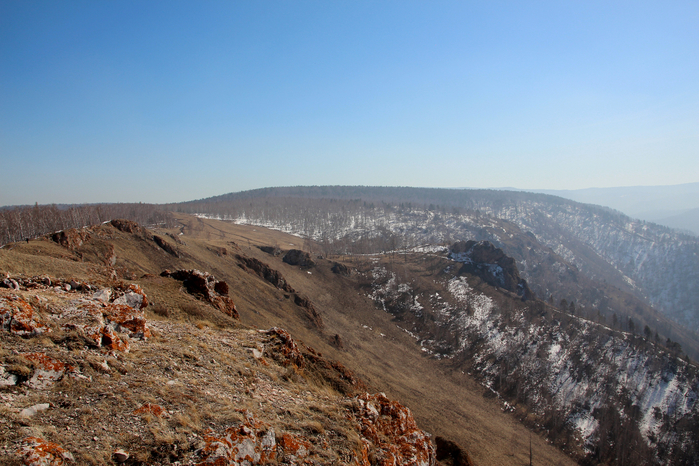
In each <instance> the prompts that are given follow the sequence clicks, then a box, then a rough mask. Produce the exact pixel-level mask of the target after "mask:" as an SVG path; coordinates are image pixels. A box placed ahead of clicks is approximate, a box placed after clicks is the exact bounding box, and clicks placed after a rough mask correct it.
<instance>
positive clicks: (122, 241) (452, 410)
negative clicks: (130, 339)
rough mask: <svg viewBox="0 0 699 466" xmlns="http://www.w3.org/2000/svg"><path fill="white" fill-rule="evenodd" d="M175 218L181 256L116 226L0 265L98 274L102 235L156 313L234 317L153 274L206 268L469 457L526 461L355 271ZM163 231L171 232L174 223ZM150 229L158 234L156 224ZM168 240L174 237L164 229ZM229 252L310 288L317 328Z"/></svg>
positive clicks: (511, 423) (498, 417)
mask: <svg viewBox="0 0 699 466" xmlns="http://www.w3.org/2000/svg"><path fill="white" fill-rule="evenodd" d="M179 218H180V220H181V222H182V224H183V225H186V224H187V223H188V222H189V221H190V220H191V221H192V223H193V225H194V227H193V228H191V229H190V228H183V231H184V232H185V234H184V235H182V236H180V238H181V239H182V240H183V241H184V242H185V243H186V245H181V246H178V247H179V249H180V250H181V251H182V252H183V254H182V257H180V258H175V257H173V256H171V255H168V254H167V253H165V252H164V251H162V250H161V249H160V248H158V247H157V246H155V245H154V244H153V243H152V242H149V241H146V240H142V239H139V238H134V237H133V235H129V234H125V233H121V232H117V231H116V230H114V233H113V235H112V237H111V238H100V239H93V240H92V241H90V242H88V243H87V244H86V245H85V246H83V248H81V251H82V254H83V259H84V260H85V261H86V262H79V261H76V259H77V257H75V255H73V254H72V253H71V252H70V251H68V250H67V249H65V248H62V247H60V246H57V245H55V244H53V243H51V242H43V241H32V242H31V243H30V244H28V245H27V244H17V245H15V247H14V249H12V250H7V249H5V250H1V251H0V271H10V272H11V273H14V274H16V273H24V274H26V275H40V274H43V273H47V274H49V275H52V276H59V277H61V276H63V277H71V278H72V277H75V278H87V277H93V278H94V277H95V276H100V277H102V278H103V279H106V278H104V277H107V276H108V267H107V266H106V264H104V263H103V262H104V261H103V259H102V258H101V257H100V255H104V249H105V248H104V247H103V246H100V245H99V244H98V243H100V241H103V242H109V243H111V244H114V246H115V253H116V255H117V261H116V264H115V268H116V269H117V270H118V271H119V273H120V275H121V276H122V277H125V278H131V280H130V281H133V282H136V283H139V284H140V285H141V286H142V287H143V288H144V290H145V291H146V293H147V294H148V296H149V299H150V300H151V301H152V302H153V303H154V304H155V306H153V307H150V308H148V309H160V310H161V312H163V311H162V310H163V309H164V310H165V312H166V313H167V314H168V315H169V318H171V319H175V320H184V321H191V322H201V321H206V320H208V321H211V322H212V323H215V324H218V325H224V326H236V324H235V323H234V322H233V321H231V320H230V319H228V318H226V317H225V316H222V315H221V314H220V313H214V312H212V311H211V308H210V306H208V305H205V304H203V303H202V302H200V301H197V300H196V299H194V298H192V297H190V296H188V295H185V294H183V293H180V292H179V289H180V286H179V284H178V283H177V282H175V281H174V280H172V279H164V278H161V277H159V276H158V274H159V273H160V272H161V271H162V270H163V269H165V268H169V269H171V270H174V269H178V268H198V269H200V270H203V271H207V272H210V273H212V274H214V275H215V276H216V278H217V279H219V280H220V279H224V280H226V281H227V282H228V283H229V285H230V295H231V297H232V299H233V300H234V301H235V303H236V306H237V308H238V311H239V313H240V317H241V322H242V323H243V324H245V325H249V326H252V327H259V328H269V327H272V326H280V327H283V328H286V329H288V330H289V331H290V332H291V333H292V335H294V337H295V338H297V339H299V340H302V341H303V342H305V343H306V344H308V345H309V346H312V347H314V348H315V349H317V350H318V351H320V352H321V353H323V354H324V355H325V356H326V357H329V358H331V359H336V360H339V361H340V362H342V363H343V364H345V365H347V366H348V367H349V368H350V369H352V370H354V371H355V372H356V373H357V374H359V375H360V377H362V378H363V379H364V380H365V381H366V382H367V383H368V384H369V385H370V386H371V388H372V389H373V390H377V391H384V392H386V393H387V395H388V396H389V397H392V398H395V399H397V400H398V401H400V402H402V403H404V404H406V405H407V406H409V407H410V408H411V409H412V411H413V413H414V415H415V417H416V420H417V421H418V424H419V425H420V426H421V427H422V428H424V429H426V430H428V431H429V432H431V433H433V434H435V435H442V436H444V437H447V438H449V439H452V440H454V441H456V442H458V443H460V444H461V445H462V446H463V447H464V448H465V449H467V450H468V451H469V452H470V453H471V455H472V457H473V459H474V460H475V462H476V464H479V465H497V466H499V465H521V464H527V463H528V439H529V435H530V434H529V431H528V430H527V429H526V428H524V427H523V426H522V425H521V424H519V423H518V422H517V421H516V419H515V418H514V417H513V416H511V415H509V414H504V413H503V412H502V410H501V407H500V405H499V404H498V402H497V401H495V400H493V399H490V398H485V397H484V396H483V394H484V392H485V390H484V389H483V387H481V386H480V385H478V384H477V383H476V382H475V381H473V380H472V379H471V378H470V377H468V375H466V374H461V373H458V372H456V373H452V372H450V371H449V369H448V368H447V367H446V366H443V365H441V364H440V363H438V362H436V361H435V360H433V359H430V358H427V357H425V355H424V354H423V353H422V352H421V351H420V348H419V347H418V346H417V345H416V344H415V341H414V340H413V339H412V338H411V337H410V336H409V335H407V334H406V333H405V332H403V331H401V330H400V329H398V328H397V327H396V323H395V322H393V321H392V316H390V315H389V314H387V313H384V312H382V311H378V310H376V309H375V306H374V304H373V303H372V302H371V301H370V300H369V299H368V298H367V297H365V296H363V295H362V294H361V293H360V292H359V291H360V290H359V289H358V287H357V285H356V281H355V280H354V279H353V278H351V277H349V278H348V277H343V276H340V275H336V274H333V273H332V272H331V271H330V267H331V265H332V263H331V262H329V261H320V262H319V264H318V266H317V267H315V268H314V269H311V270H310V272H311V273H310V274H309V273H308V271H306V270H301V269H299V268H298V267H293V266H290V265H288V264H285V263H283V262H282V260H281V257H273V256H271V255H268V254H266V253H264V252H262V251H260V250H259V249H258V248H256V247H255V246H259V245H278V246H280V247H281V248H282V249H291V248H299V249H300V248H301V246H302V244H303V241H302V240H301V239H299V238H296V237H292V236H289V235H285V234H283V233H279V232H275V231H269V230H265V229H263V228H260V227H250V226H239V225H232V224H226V223H222V222H217V221H209V220H199V219H193V218H192V217H187V216H184V215H180V216H179ZM170 232H171V233H175V234H177V233H179V230H172V231H170ZM156 233H157V234H159V235H161V236H163V235H162V233H164V232H156ZM163 237H164V236H163ZM166 240H167V241H168V242H169V243H171V244H173V245H174V241H172V240H171V239H170V238H166ZM232 242H233V243H235V244H232ZM216 247H222V248H225V249H226V251H227V254H225V255H220V254H217V253H216V251H215V249H216ZM236 253H238V254H244V255H247V256H250V257H254V258H257V259H259V260H261V261H262V262H265V263H267V264H269V265H270V267H271V268H273V269H277V270H279V271H280V272H281V273H282V274H283V276H284V277H285V278H286V280H287V281H288V282H289V283H290V284H291V286H292V287H294V288H295V289H296V290H297V291H298V292H299V293H300V294H302V295H306V296H308V297H309V298H310V299H311V301H312V302H313V303H314V304H315V306H316V308H318V310H319V311H321V313H322V317H323V319H324V323H325V327H324V329H323V330H319V329H317V328H316V327H314V326H313V325H312V324H310V322H309V321H308V320H307V319H306V318H305V317H304V315H303V312H302V310H301V309H300V308H299V307H298V306H296V305H295V304H294V303H293V299H290V298H288V297H287V295H288V293H284V292H282V291H280V290H278V289H276V288H274V287H273V286H271V285H270V284H268V283H266V282H265V281H263V280H262V279H260V278H259V277H257V276H255V275H252V274H250V273H247V272H245V271H243V270H242V269H241V268H240V267H238V265H237V261H236V259H235V254H236ZM37 254H38V256H37ZM47 256H50V257H47ZM61 256H64V257H63V258H61ZM87 261H90V262H87ZM101 262H102V263H101ZM347 265H350V266H351V265H353V264H352V263H351V262H348V263H347ZM354 265H357V264H354ZM150 317H153V318H155V316H154V315H151V316H150ZM364 326H366V327H367V328H365V327H364ZM335 334H338V335H340V337H341V338H342V340H343V342H344V348H343V349H338V348H336V347H334V346H333V345H331V343H330V341H331V339H332V337H333V336H334V335H335ZM381 334H384V335H385V336H381ZM532 442H533V449H534V458H535V462H536V463H537V464H550V465H557V464H573V462H572V461H571V460H570V459H569V458H567V457H566V456H565V455H563V454H562V453H561V452H560V451H558V450H557V449H555V448H553V447H552V446H550V445H548V444H547V443H546V442H545V440H543V439H542V438H540V437H538V436H536V435H534V436H533V437H532ZM513 453H514V454H513Z"/></svg>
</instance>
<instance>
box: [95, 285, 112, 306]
mask: <svg viewBox="0 0 699 466" xmlns="http://www.w3.org/2000/svg"><path fill="white" fill-rule="evenodd" d="M111 297H112V290H111V289H110V288H103V289H101V290H99V291H97V292H95V293H93V295H92V299H95V300H97V301H102V302H103V303H108V302H109V299H110V298H111Z"/></svg>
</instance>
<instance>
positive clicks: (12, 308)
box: [0, 296, 51, 337]
mask: <svg viewBox="0 0 699 466" xmlns="http://www.w3.org/2000/svg"><path fill="white" fill-rule="evenodd" d="M0 327H2V328H4V329H6V330H8V331H10V332H11V333H14V334H16V335H20V336H23V337H28V336H32V335H38V334H40V333H46V332H50V331H51V329H50V328H49V327H48V326H47V325H46V324H45V323H44V322H43V321H42V320H41V319H40V317H39V316H38V315H37V314H36V313H35V312H34V308H32V306H31V305H30V304H29V303H27V302H26V301H25V300H23V299H22V298H19V297H17V296H3V297H2V298H0Z"/></svg>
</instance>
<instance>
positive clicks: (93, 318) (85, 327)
mask: <svg viewBox="0 0 699 466" xmlns="http://www.w3.org/2000/svg"><path fill="white" fill-rule="evenodd" d="M60 319H61V321H63V322H64V323H63V325H62V327H61V328H62V329H63V330H65V331H79V332H82V333H83V334H84V335H85V337H86V338H88V339H89V340H90V341H93V342H94V343H95V346H98V347H99V346H102V340H103V338H102V334H103V330H104V318H103V316H102V307H101V306H98V305H96V304H94V303H91V302H87V301H82V302H77V303H75V304H74V305H72V306H68V307H66V308H64V309H63V310H62V312H61V313H60Z"/></svg>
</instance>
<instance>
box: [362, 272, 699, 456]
mask: <svg viewBox="0 0 699 466" xmlns="http://www.w3.org/2000/svg"><path fill="white" fill-rule="evenodd" d="M446 269H450V268H449V267H447V268H446ZM446 269H445V271H444V272H443V273H441V274H439V277H435V279H434V281H433V286H432V288H431V289H429V290H426V289H425V286H424V285H422V287H421V289H422V292H418V291H417V290H416V289H415V288H414V287H413V285H412V284H411V283H410V282H408V281H401V279H400V278H399V277H398V275H397V274H395V273H393V272H390V271H388V270H387V269H386V268H384V267H381V266H378V265H377V266H376V267H375V268H374V270H373V271H372V272H371V274H370V275H368V276H367V279H368V280H370V281H371V292H370V293H369V295H370V296H371V297H372V298H373V299H374V301H375V302H376V303H377V306H378V307H379V308H380V309H383V310H385V311H387V312H391V313H392V314H394V315H395V316H396V318H397V319H398V320H399V321H400V323H398V325H400V326H401V328H403V329H404V330H406V331H407V332H409V333H410V334H411V335H413V336H414V337H415V339H416V340H417V342H418V343H419V344H420V345H421V346H422V348H423V351H425V352H426V353H429V354H431V355H433V356H434V357H437V358H440V359H451V360H452V361H453V364H454V366H455V367H457V368H460V369H461V370H464V371H468V372H470V373H472V374H475V375H476V376H477V377H479V378H480V379H481V380H482V382H483V383H484V385H486V386H487V387H488V388H489V389H490V390H491V391H492V393H494V394H495V395H497V396H499V397H500V398H501V399H502V400H503V406H504V408H505V409H510V410H515V409H517V410H518V414H520V415H521V416H522V418H524V419H527V420H529V421H530V422H531V423H532V424H534V425H537V426H539V427H540V428H542V429H546V430H547V432H548V435H549V437H550V438H551V440H552V441H554V442H556V443H557V444H558V445H559V446H561V447H562V448H564V449H567V450H568V451H570V452H571V453H573V454H575V453H576V448H579V450H578V453H577V454H578V455H580V456H581V459H584V460H585V461H589V462H592V463H597V462H608V461H612V462H614V463H615V464H696V462H697V458H699V456H697V455H699V403H697V399H698V397H699V377H698V376H697V369H696V367H694V366H691V365H689V364H688V363H687V362H686V361H684V360H682V359H679V358H677V357H676V356H675V355H672V354H669V353H668V352H667V351H666V350H664V349H662V348H660V347H658V346H657V345H656V343H655V342H653V341H648V340H646V339H644V338H642V337H640V336H636V335H632V334H629V333H624V332H619V331H615V330H612V329H610V328H608V327H605V326H603V325H600V324H597V323H594V322H590V321H587V320H585V319H581V318H578V317H575V316H572V315H570V314H567V313H565V312H561V311H558V310H556V309H553V308H551V307H548V306H543V305H542V304H543V303H540V302H529V303H522V302H521V301H519V302H517V304H516V305H513V303H512V301H511V300H513V299H515V298H514V297H509V298H508V297H507V296H506V297H503V296H502V295H499V294H498V292H496V293H495V294H493V292H492V290H490V291H487V292H484V291H479V290H477V289H475V288H474V287H473V286H472V285H470V284H469V282H468V279H467V277H465V276H458V275H454V274H453V273H450V272H449V270H446ZM451 269H454V270H456V269H457V267H452V268H451ZM480 288H481V289H483V286H481V287H480ZM486 288H487V287H486Z"/></svg>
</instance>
